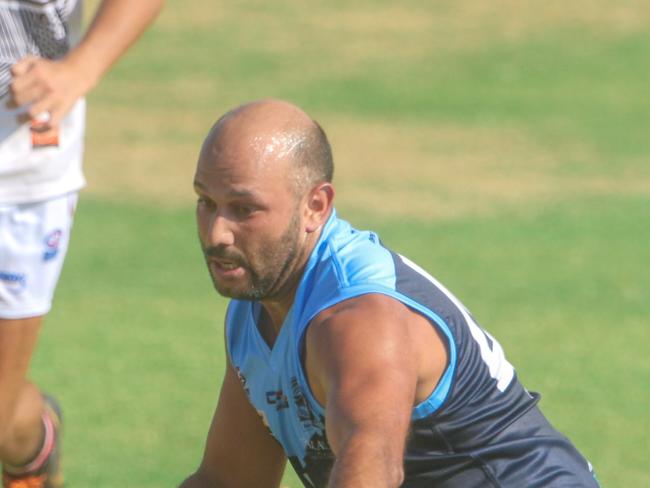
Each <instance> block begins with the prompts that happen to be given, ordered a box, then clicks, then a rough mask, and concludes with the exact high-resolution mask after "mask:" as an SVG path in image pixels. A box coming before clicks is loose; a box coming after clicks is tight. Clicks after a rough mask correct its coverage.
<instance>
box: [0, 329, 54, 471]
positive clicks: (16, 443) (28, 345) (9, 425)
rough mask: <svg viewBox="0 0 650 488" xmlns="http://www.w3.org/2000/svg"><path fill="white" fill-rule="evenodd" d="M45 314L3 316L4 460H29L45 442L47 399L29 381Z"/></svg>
mask: <svg viewBox="0 0 650 488" xmlns="http://www.w3.org/2000/svg"><path fill="white" fill-rule="evenodd" d="M41 323H42V317H31V318H26V319H0V463H2V464H6V465H12V466H21V465H23V464H26V463H28V462H29V461H31V460H32V459H33V457H34V456H35V455H36V454H37V452H38V451H39V449H40V447H41V445H42V443H43V435H44V429H43V423H42V420H41V415H42V413H43V399H42V397H41V394H40V392H39V391H38V389H37V388H36V387H35V386H34V385H32V384H31V383H29V382H28V381H27V371H28V369H29V363H30V360H31V357H32V353H33V351H34V346H35V345H36V340H37V338H38V333H39V330H40V327H41Z"/></svg>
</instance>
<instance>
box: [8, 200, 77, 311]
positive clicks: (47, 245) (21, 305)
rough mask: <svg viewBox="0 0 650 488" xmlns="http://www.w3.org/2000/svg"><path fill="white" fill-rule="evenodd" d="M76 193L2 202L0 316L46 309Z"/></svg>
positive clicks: (60, 261) (55, 278)
mask: <svg viewBox="0 0 650 488" xmlns="http://www.w3.org/2000/svg"><path fill="white" fill-rule="evenodd" d="M76 201H77V195H76V194H70V195H64V196H62V197H58V198H54V199H51V200H48V201H45V202H39V203H30V204H12V205H7V204H4V205H0V319H23V318H28V317H38V316H42V315H45V314H46V313H47V312H48V311H49V310H50V307H51V304H52V297H53V295H54V290H55V288H56V284H57V282H58V279H59V275H60V273H61V268H62V266H63V261H64V259H65V255H66V252H67V248H68V241H69V237H70V230H71V228H72V222H73V216H74V209H75V206H76Z"/></svg>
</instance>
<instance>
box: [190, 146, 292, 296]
mask: <svg viewBox="0 0 650 488" xmlns="http://www.w3.org/2000/svg"><path fill="white" fill-rule="evenodd" d="M224 139H227V138H225V137H220V138H218V140H217V141H216V143H215V142H214V141H213V142H211V143H208V144H206V145H205V146H204V148H203V150H202V151H201V156H200V158H199V163H198V166H197V170H196V175H195V180H194V183H195V189H196V192H197V194H198V197H199V198H198V202H197V207H196V218H197V224H198V231H199V239H200V241H201V247H202V249H203V254H204V256H205V260H206V263H207V265H208V270H209V271H210V276H211V277H212V281H213V283H214V286H215V288H216V290H217V291H218V292H219V293H220V294H221V295H224V296H227V297H231V298H238V299H245V300H261V299H265V298H272V297H273V296H274V295H276V294H277V293H278V292H280V291H281V290H282V287H283V286H284V285H285V284H286V283H287V281H288V280H289V279H290V277H291V276H292V273H293V272H294V271H295V267H296V266H295V265H296V261H297V259H298V257H299V254H300V253H299V249H300V246H301V236H302V234H303V233H302V232H301V213H300V202H299V201H297V197H296V196H295V195H294V192H293V190H292V187H291V183H290V179H289V178H288V176H287V171H288V170H289V168H290V167H291V166H290V164H289V163H288V159H287V158H288V156H287V154H286V153H284V152H283V151H278V150H275V151H274V148H273V147H272V144H271V145H270V146H269V144H266V143H264V142H263V141H257V143H256V142H255V141H250V140H249V141H236V140H235V141H234V142H232V141H231V142H230V143H228V144H226V143H223V142H222V141H223V140H224ZM276 149H277V148H276Z"/></svg>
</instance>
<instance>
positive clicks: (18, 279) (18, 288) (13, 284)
mask: <svg viewBox="0 0 650 488" xmlns="http://www.w3.org/2000/svg"><path fill="white" fill-rule="evenodd" d="M0 282H2V283H3V284H4V286H6V288H7V290H8V291H9V292H11V293H13V294H14V295H18V294H19V293H20V292H22V291H23V290H24V289H25V286H27V276H26V275H24V274H23V273H10V272H8V271H0Z"/></svg>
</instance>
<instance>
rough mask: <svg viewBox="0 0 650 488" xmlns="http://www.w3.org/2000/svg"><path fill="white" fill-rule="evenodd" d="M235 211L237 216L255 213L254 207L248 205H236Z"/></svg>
mask: <svg viewBox="0 0 650 488" xmlns="http://www.w3.org/2000/svg"><path fill="white" fill-rule="evenodd" d="M232 210H233V213H234V214H235V215H236V216H237V217H240V218H241V217H248V216H249V215H250V214H252V213H253V207H250V206H248V205H235V206H234V207H233V209H232Z"/></svg>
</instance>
